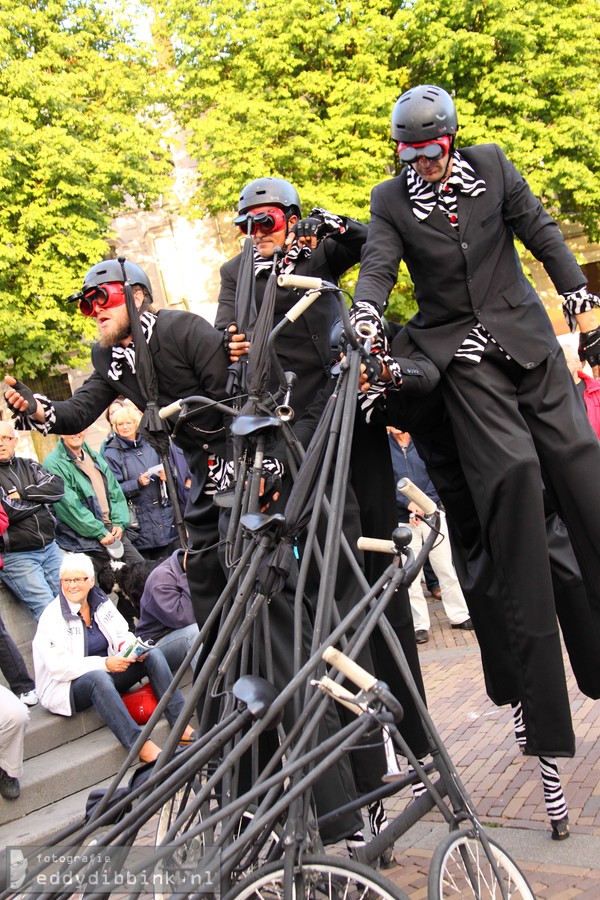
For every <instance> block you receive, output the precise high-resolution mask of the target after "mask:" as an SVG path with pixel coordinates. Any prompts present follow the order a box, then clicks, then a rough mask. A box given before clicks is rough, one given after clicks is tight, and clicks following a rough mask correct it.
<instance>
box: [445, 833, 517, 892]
mask: <svg viewBox="0 0 600 900" xmlns="http://www.w3.org/2000/svg"><path fill="white" fill-rule="evenodd" d="M488 841H489V844H490V848H491V851H492V855H493V857H494V862H495V863H496V865H497V867H498V870H499V872H500V875H501V876H502V883H503V886H504V888H505V890H506V893H507V896H508V897H509V898H513V900H535V895H534V893H533V891H532V890H531V887H530V886H529V882H528V881H527V879H526V878H525V875H524V874H523V872H522V871H521V869H520V868H519V866H518V865H517V863H516V862H515V861H514V859H513V858H512V857H511V856H510V854H508V853H507V852H506V850H504V849H503V848H502V847H501V846H500V845H499V844H498V843H497V841H495V840H494V839H493V838H490V837H489V836H488ZM469 869H470V870H471V871H470V872H469ZM427 896H428V898H429V900H448V898H456V897H461V898H469V897H477V898H478V900H492V898H497V897H501V896H502V891H501V888H500V884H499V882H498V879H497V876H496V874H495V873H494V870H493V868H492V865H491V863H490V860H489V858H488V855H487V853H486V851H485V848H484V846H483V844H482V842H481V841H480V840H479V838H477V837H476V835H475V833H474V832H473V831H472V830H471V831H451V832H450V834H448V835H446V837H445V838H444V839H443V840H442V841H440V843H439V844H438V845H437V847H436V848H435V850H434V852H433V856H432V858H431V865H430V867H429V879H428V895H427Z"/></svg>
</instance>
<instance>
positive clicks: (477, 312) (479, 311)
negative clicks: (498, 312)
mask: <svg viewBox="0 0 600 900" xmlns="http://www.w3.org/2000/svg"><path fill="white" fill-rule="evenodd" d="M473 312H474V313H475V315H476V316H479V315H480V314H481V310H480V309H474V310H473Z"/></svg>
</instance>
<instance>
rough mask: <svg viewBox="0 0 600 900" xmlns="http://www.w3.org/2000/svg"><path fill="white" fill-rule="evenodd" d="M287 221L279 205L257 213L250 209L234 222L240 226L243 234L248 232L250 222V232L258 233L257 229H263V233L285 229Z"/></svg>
mask: <svg viewBox="0 0 600 900" xmlns="http://www.w3.org/2000/svg"><path fill="white" fill-rule="evenodd" d="M285 223H286V217H285V213H284V211H283V210H282V209H279V207H277V206H274V207H273V208H272V209H261V211H260V212H257V213H253V212H252V210H250V211H249V212H247V213H243V214H242V215H241V216H237V218H235V219H234V220H233V224H234V225H237V226H238V228H239V229H240V231H241V232H242V234H248V225H249V224H250V234H256V232H257V231H262V233H263V234H271V233H272V232H273V231H284V230H285Z"/></svg>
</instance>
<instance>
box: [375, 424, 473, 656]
mask: <svg viewBox="0 0 600 900" xmlns="http://www.w3.org/2000/svg"><path fill="white" fill-rule="evenodd" d="M388 437H389V441H390V452H391V454H392V465H393V467H394V477H395V479H396V482H398V481H399V480H400V479H401V478H410V480H411V481H412V482H413V483H414V484H416V486H417V487H418V488H421V490H422V491H423V492H424V493H425V494H427V496H428V497H430V498H431V499H432V500H433V501H434V503H435V504H436V505H437V506H438V507H439V505H440V498H439V497H438V495H437V493H436V490H435V488H434V486H433V484H432V483H431V479H430V478H429V473H428V472H427V468H426V466H425V463H424V462H423V460H422V459H421V457H420V456H419V454H418V453H417V450H416V448H415V446H414V444H413V442H412V441H411V439H410V434H408V432H406V431H400V429H398V428H392V427H388ZM396 505H397V507H398V521H399V522H407V523H408V524H409V525H410V526H411V530H412V533H413V537H412V540H411V542H410V548H411V550H412V551H413V552H414V553H415V555H416V554H417V553H418V552H419V550H420V549H421V547H422V546H423V543H424V541H425V540H426V538H427V536H428V534H429V526H428V525H426V524H425V523H424V522H422V520H421V518H420V516H422V515H423V514H424V513H423V510H422V509H421V508H420V507H419V506H418V504H417V503H415V502H414V501H413V500H410V499H409V498H408V497H406V496H405V495H404V494H403V493H401V492H400V491H397V492H396ZM429 561H430V562H431V565H432V567H433V571H434V572H435V574H436V575H437V576H438V578H439V580H440V587H441V590H442V596H441V600H442V604H443V606H444V610H445V612H446V615H447V616H448V618H449V619H450V627H451V628H458V629H460V630H461V631H473V623H472V622H471V619H470V617H469V610H468V609H467V603H466V600H465V598H464V596H463V592H462V590H461V587H460V584H459V583H458V578H457V577H456V572H455V571H454V563H453V562H452V551H451V549H450V539H449V537H448V526H447V524H446V517H445V515H444V512H443V510H441V518H440V539H439V540H438V541H437V542H436V543H435V544H434V546H433V548H432V550H431V551H430V553H429ZM408 596H409V599H410V608H411V610H412V615H413V623H414V627H415V639H416V641H417V644H426V643H427V641H428V640H429V629H430V624H431V622H430V618H429V610H428V609H427V601H426V599H425V595H424V594H423V588H422V587H421V581H420V579H419V578H415V580H414V581H413V582H412V584H411V585H410V586H409V588H408Z"/></svg>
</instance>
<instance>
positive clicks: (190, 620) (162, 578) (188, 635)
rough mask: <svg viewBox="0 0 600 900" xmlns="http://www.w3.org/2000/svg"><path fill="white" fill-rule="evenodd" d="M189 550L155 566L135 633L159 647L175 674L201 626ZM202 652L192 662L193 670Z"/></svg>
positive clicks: (144, 589)
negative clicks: (192, 588)
mask: <svg viewBox="0 0 600 900" xmlns="http://www.w3.org/2000/svg"><path fill="white" fill-rule="evenodd" d="M187 557H188V553H187V550H175V552H174V553H172V554H171V555H170V556H168V557H167V559H163V560H162V562H161V563H160V564H159V565H158V566H156V567H155V568H154V569H153V570H152V571H151V572H150V573H149V575H148V577H147V578H146V581H145V583H143V590H142V594H141V597H140V617H139V620H138V624H137V628H136V630H135V633H136V634H137V635H139V636H140V637H141V638H142V639H143V640H144V641H147V640H153V641H154V642H155V643H156V644H157V646H159V647H160V649H161V650H162V652H163V653H164V655H165V658H166V660H167V662H168V663H169V665H170V666H171V669H172V671H173V672H175V671H177V669H178V668H179V666H180V665H181V663H182V662H183V659H184V657H185V656H186V655H187V652H188V650H189V649H190V647H191V646H192V644H193V643H194V641H195V640H196V638H197V637H198V631H199V629H198V625H197V623H196V619H195V617H194V609H193V607H192V600H191V597H190V587H189V584H188V580H187V575H186V568H187ZM200 649H201V648H198V651H197V652H196V654H195V655H194V657H193V658H192V660H191V663H190V665H191V667H192V671H195V664H196V662H197V660H198V656H199V654H200Z"/></svg>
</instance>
